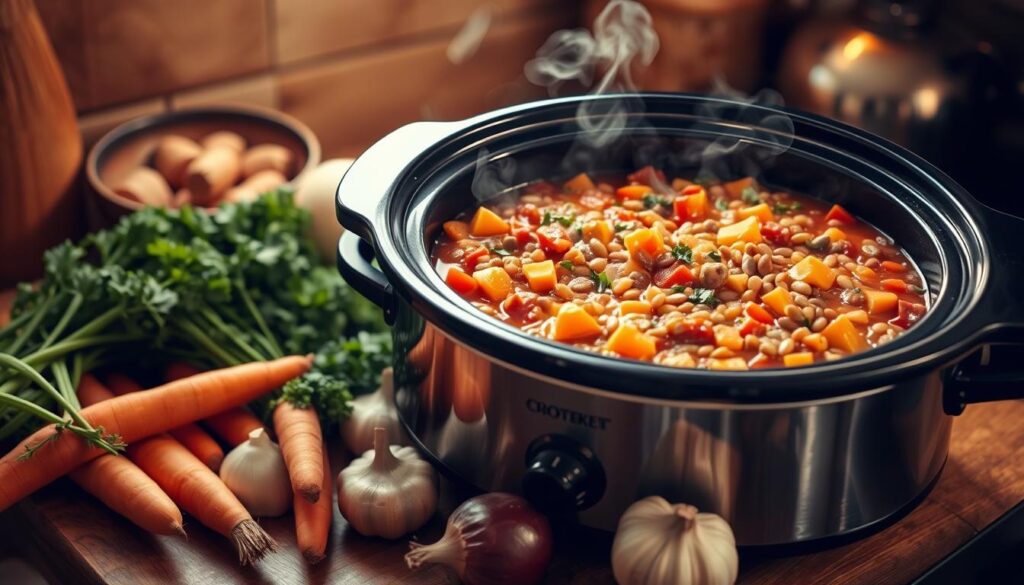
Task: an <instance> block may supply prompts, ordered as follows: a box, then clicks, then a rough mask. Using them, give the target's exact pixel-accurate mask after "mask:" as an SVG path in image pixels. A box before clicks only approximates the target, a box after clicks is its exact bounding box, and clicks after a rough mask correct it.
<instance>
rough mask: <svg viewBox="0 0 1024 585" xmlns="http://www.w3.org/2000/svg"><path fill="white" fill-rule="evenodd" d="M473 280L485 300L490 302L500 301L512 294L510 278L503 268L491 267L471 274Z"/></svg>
mask: <svg viewBox="0 0 1024 585" xmlns="http://www.w3.org/2000/svg"><path fill="white" fill-rule="evenodd" d="M473 279H474V280H476V283H477V284H478V285H479V286H480V290H482V291H483V293H484V294H485V295H487V298H489V299H491V300H492V301H500V300H502V299H504V298H505V297H507V296H508V293H510V292H512V277H510V276H509V275H508V272H505V269H504V268H499V267H497V266H492V267H491V268H484V269H483V270H477V271H476V272H474V273H473Z"/></svg>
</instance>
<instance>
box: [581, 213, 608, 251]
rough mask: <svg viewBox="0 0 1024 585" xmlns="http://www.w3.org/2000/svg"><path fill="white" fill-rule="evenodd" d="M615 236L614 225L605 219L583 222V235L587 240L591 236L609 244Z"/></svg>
mask: <svg viewBox="0 0 1024 585" xmlns="http://www.w3.org/2000/svg"><path fill="white" fill-rule="evenodd" d="M614 236H615V233H614V231H613V230H612V226H611V225H610V224H609V223H608V222H607V221H605V220H603V219H601V220H595V221H588V222H587V223H585V224H583V237H584V238H585V239H586V241H590V239H591V238H594V239H598V240H600V241H601V243H602V244H606V245H607V244H608V242H610V241H612V237H614Z"/></svg>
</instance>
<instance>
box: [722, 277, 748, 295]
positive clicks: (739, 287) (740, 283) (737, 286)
mask: <svg viewBox="0 0 1024 585" xmlns="http://www.w3.org/2000/svg"><path fill="white" fill-rule="evenodd" d="M749 279H750V277H749V276H747V275H746V274H743V273H742V272H741V273H739V274H730V275H729V276H726V277H725V286H726V287H728V288H730V289H732V290H734V291H736V292H738V293H743V291H745V290H747V280H749Z"/></svg>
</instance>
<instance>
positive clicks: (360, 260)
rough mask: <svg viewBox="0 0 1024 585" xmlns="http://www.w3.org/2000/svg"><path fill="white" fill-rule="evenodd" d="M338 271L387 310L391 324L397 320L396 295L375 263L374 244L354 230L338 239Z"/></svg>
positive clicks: (351, 284) (357, 288)
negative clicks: (372, 245) (373, 261)
mask: <svg viewBox="0 0 1024 585" xmlns="http://www.w3.org/2000/svg"><path fill="white" fill-rule="evenodd" d="M337 260H338V272H340V273H341V277H342V278H344V279H345V282H347V283H348V284H349V286H351V287H352V288H354V289H355V290H356V292H358V293H359V294H361V295H363V296H364V297H366V298H368V299H370V301H371V302H373V303H374V304H375V305H377V306H378V307H380V308H381V310H382V311H384V321H385V322H386V323H387V324H388V325H393V324H394V322H395V297H394V291H393V289H392V287H391V283H390V282H388V279H387V277H385V276H384V273H383V272H381V271H380V270H378V269H377V268H376V267H375V266H374V265H373V264H372V260H373V248H372V247H371V246H370V244H368V243H367V242H366V241H365V240H363V239H362V238H360V237H359V236H357V235H356V234H354V233H352V232H345V233H343V234H341V239H340V240H338V256H337Z"/></svg>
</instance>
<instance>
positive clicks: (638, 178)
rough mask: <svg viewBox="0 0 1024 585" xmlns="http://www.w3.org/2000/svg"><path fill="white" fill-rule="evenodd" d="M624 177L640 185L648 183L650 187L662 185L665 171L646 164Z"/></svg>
mask: <svg viewBox="0 0 1024 585" xmlns="http://www.w3.org/2000/svg"><path fill="white" fill-rule="evenodd" d="M626 178H627V179H629V181H630V182H632V183H640V184H642V185H650V186H652V187H653V186H655V185H663V184H664V183H665V173H663V172H661V171H660V170H658V169H656V168H654V167H653V166H651V165H647V166H646V167H644V168H642V169H640V170H638V171H636V172H635V173H631V174H630V175H629V176H628V177H626Z"/></svg>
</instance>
